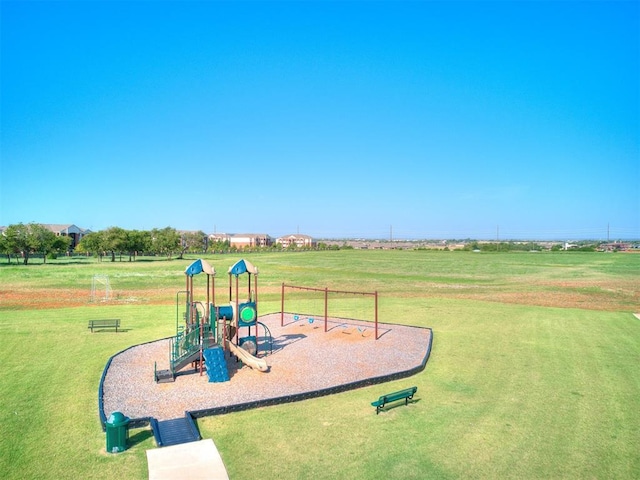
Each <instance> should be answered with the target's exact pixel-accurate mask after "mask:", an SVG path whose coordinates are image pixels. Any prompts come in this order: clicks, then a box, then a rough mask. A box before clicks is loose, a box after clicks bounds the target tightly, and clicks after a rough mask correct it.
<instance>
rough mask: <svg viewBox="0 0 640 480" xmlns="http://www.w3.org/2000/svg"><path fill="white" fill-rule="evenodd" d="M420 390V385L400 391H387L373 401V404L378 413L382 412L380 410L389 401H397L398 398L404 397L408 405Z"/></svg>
mask: <svg viewBox="0 0 640 480" xmlns="http://www.w3.org/2000/svg"><path fill="white" fill-rule="evenodd" d="M417 391H418V387H411V388H405V389H404V390H400V391H398V392H393V393H387V394H386V395H382V396H381V397H380V398H379V399H378V400H376V401H375V402H371V406H373V407H376V415H377V414H378V413H380V410H382V409H383V408H384V406H385V405H386V404H387V403H391V402H395V401H397V400H402V399H404V404H405V405H407V404H408V403H409V400H411V399H412V398H413V395H414V394H415V393H416V392H417Z"/></svg>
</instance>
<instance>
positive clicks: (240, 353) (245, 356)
mask: <svg viewBox="0 0 640 480" xmlns="http://www.w3.org/2000/svg"><path fill="white" fill-rule="evenodd" d="M229 349H230V350H231V351H232V352H233V354H234V355H235V356H236V357H238V358H239V359H240V360H242V362H243V363H244V364H245V365H249V366H250V367H251V368H253V369H254V370H259V371H260V372H266V371H268V370H269V365H267V362H266V361H265V360H264V359H263V358H258V357H254V356H253V355H251V354H250V353H249V352H247V351H246V350H245V349H244V348H241V347H239V346H237V345H236V344H235V343H233V342H229Z"/></svg>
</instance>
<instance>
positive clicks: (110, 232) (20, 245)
mask: <svg viewBox="0 0 640 480" xmlns="http://www.w3.org/2000/svg"><path fill="white" fill-rule="evenodd" d="M71 243H72V239H71V237H68V236H58V235H56V234H55V233H53V232H52V231H51V230H49V229H47V228H46V227H44V226H42V225H40V224H38V223H29V224H23V223H19V224H15V225H9V226H8V227H7V228H6V229H5V230H4V232H3V234H2V235H0V253H1V254H4V255H6V256H7V259H8V261H9V263H11V259H12V256H13V257H14V258H16V262H18V261H20V260H21V261H22V263H24V264H25V265H27V264H28V262H29V258H31V257H32V256H33V255H42V257H43V258H44V262H45V263H46V261H47V258H55V257H57V256H58V255H68V254H71V253H76V254H85V255H93V256H95V257H98V258H99V259H100V260H101V261H102V259H103V258H104V257H110V258H111V261H112V262H115V261H116V257H119V258H120V260H122V256H123V255H125V256H128V257H129V261H132V260H135V258H136V257H137V256H138V255H164V256H166V257H167V258H171V257H172V256H174V255H178V256H179V257H180V258H182V256H183V255H184V254H185V253H186V252H206V251H207V249H208V248H210V247H211V246H212V245H213V246H215V247H217V248H221V247H224V245H220V244H224V243H225V242H213V244H212V243H211V242H208V238H207V235H206V234H205V233H204V232H183V233H181V232H178V231H177V230H176V229H175V228H171V227H166V228H162V229H153V230H150V231H141V230H125V229H124V228H120V227H111V228H108V229H106V230H101V231H99V232H91V233H88V234H86V235H85V236H84V237H82V239H81V240H80V242H79V243H78V245H77V246H76V247H75V248H72V245H71ZM226 243H227V244H228V242H226Z"/></svg>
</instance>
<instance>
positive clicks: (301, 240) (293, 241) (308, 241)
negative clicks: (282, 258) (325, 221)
mask: <svg viewBox="0 0 640 480" xmlns="http://www.w3.org/2000/svg"><path fill="white" fill-rule="evenodd" d="M276 243H277V244H280V245H282V248H288V247H289V246H291V245H295V246H296V247H298V248H303V247H315V246H316V242H315V241H314V240H313V238H311V237H310V236H309V235H300V234H299V233H298V234H295V235H293V234H292V235H285V236H284V237H280V238H277V239H276Z"/></svg>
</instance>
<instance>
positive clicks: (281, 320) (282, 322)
mask: <svg viewBox="0 0 640 480" xmlns="http://www.w3.org/2000/svg"><path fill="white" fill-rule="evenodd" d="M280 326H281V327H284V282H282V294H281V296H280Z"/></svg>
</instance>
